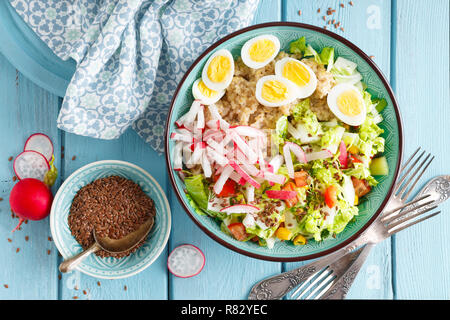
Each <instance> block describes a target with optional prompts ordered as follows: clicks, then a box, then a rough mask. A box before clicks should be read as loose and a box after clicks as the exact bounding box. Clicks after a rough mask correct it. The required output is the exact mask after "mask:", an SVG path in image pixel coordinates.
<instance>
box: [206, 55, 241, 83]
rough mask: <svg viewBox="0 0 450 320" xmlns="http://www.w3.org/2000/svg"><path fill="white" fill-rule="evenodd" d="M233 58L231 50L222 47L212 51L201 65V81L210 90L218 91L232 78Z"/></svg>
mask: <svg viewBox="0 0 450 320" xmlns="http://www.w3.org/2000/svg"><path fill="white" fill-rule="evenodd" d="M233 75H234V60H233V56H232V55H231V52H230V51H228V50H226V49H222V50H218V51H216V52H214V53H213V54H212V55H211V56H210V57H209V59H208V61H206V64H205V66H204V67H203V72H202V80H203V83H204V84H205V85H206V86H207V87H208V88H210V89H211V90H215V91H220V90H223V89H225V88H226V87H228V86H229V85H230V83H231V80H233Z"/></svg>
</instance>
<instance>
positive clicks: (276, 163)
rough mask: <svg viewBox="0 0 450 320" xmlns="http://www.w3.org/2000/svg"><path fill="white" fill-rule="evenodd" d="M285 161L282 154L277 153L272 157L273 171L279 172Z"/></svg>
mask: <svg viewBox="0 0 450 320" xmlns="http://www.w3.org/2000/svg"><path fill="white" fill-rule="evenodd" d="M283 162H284V158H283V156H282V155H281V154H277V155H276V156H275V157H273V158H272V160H270V162H269V166H271V167H272V172H273V173H277V172H278V169H280V167H281V165H282V164H283Z"/></svg>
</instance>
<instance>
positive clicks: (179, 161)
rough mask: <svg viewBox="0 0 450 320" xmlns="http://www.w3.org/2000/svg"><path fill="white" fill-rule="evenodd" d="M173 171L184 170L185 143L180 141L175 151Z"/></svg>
mask: <svg viewBox="0 0 450 320" xmlns="http://www.w3.org/2000/svg"><path fill="white" fill-rule="evenodd" d="M173 169H174V170H181V169H183V142H182V141H178V142H177V143H176V144H175V148H174V151H173Z"/></svg>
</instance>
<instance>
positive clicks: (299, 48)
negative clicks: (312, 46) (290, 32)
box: [289, 37, 306, 55]
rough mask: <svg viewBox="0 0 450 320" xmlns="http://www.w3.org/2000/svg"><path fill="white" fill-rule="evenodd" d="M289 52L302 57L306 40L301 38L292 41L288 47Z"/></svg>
mask: <svg viewBox="0 0 450 320" xmlns="http://www.w3.org/2000/svg"><path fill="white" fill-rule="evenodd" d="M289 50H290V52H291V53H300V54H302V55H303V54H304V53H305V50H306V38H305V37H301V38H299V39H297V40H295V41H292V42H291V44H290V45H289Z"/></svg>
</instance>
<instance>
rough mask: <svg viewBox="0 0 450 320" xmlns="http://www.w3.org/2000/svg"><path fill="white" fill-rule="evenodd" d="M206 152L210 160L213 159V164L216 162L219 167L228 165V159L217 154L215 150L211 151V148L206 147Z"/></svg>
mask: <svg viewBox="0 0 450 320" xmlns="http://www.w3.org/2000/svg"><path fill="white" fill-rule="evenodd" d="M206 152H207V153H208V155H209V156H210V157H211V159H213V160H214V161H215V162H217V163H218V164H220V165H221V166H224V165H226V164H228V159H227V158H226V157H225V156H223V155H222V154H220V153H219V152H217V151H216V150H214V149H212V148H211V147H209V146H207V147H206Z"/></svg>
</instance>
